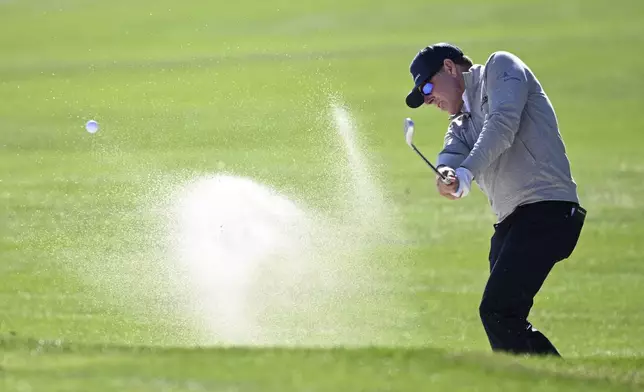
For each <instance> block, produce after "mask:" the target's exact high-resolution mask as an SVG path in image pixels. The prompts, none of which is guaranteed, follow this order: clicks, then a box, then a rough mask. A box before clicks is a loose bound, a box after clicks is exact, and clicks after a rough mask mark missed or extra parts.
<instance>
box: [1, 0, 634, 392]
mask: <svg viewBox="0 0 644 392" xmlns="http://www.w3.org/2000/svg"><path fill="white" fill-rule="evenodd" d="M643 16H644V5H643V4H641V2H640V1H637V0H630V1H629V0H617V1H582V0H577V1H575V0H569V1H554V0H552V1H551V0H548V1H528V0H522V1H510V0H507V1H504V0H494V1H488V2H481V1H470V0H467V1H461V2H459V3H458V4H448V3H439V2H433V1H420V0H414V1H409V2H405V3H404V4H399V3H397V2H390V1H389V2H384V1H376V2H374V1H371V2H369V1H363V0H346V1H339V0H326V1H303V2H291V1H285V0H276V1H265V2H262V1H257V0H253V1H250V0H242V1H236V2H233V3H231V4H227V5H224V4H223V2H221V4H220V3H219V2H216V3H215V2H174V1H168V0H161V1H136V2H133V1H122V0H114V1H110V2H96V1H80V0H57V1H43V0H31V1H12V0H8V1H2V0H0V102H1V104H0V260H1V262H0V275H1V276H2V280H1V282H2V283H1V284H0V337H2V340H1V341H0V353H1V354H2V356H0V361H1V362H0V377H1V378H2V382H3V383H4V385H2V384H0V385H1V386H0V390H2V388H3V387H4V389H5V390H8V391H13V390H16V391H20V390H27V387H30V388H32V389H31V390H34V391H36V390H37V391H40V390H42V391H68V390H92V391H102V390H106V391H107V390H155V391H157V390H220V391H255V390H262V391H271V390H275V391H287V390H298V391H301V390H311V391H317V390H334V391H335V390H370V391H372V390H406V391H408V390H446V389H448V388H449V389H453V390H467V391H473V390H481V391H489V390H539V391H562V390H637V389H642V388H644V380H643V378H642V377H643V374H644V371H643V369H644V362H643V359H642V358H644V313H643V312H642V309H643V308H644V289H642V285H641V282H642V280H643V278H644V264H642V262H641V255H642V254H643V253H644V243H642V241H641V239H642V238H644V201H643V200H644V185H643V183H642V181H641V177H642V175H643V174H644V156H642V154H641V145H642V142H644V136H642V133H641V130H642V129H644V117H642V116H639V115H638V114H639V111H640V110H641V105H642V103H643V100H642V94H641V91H644V55H643V54H642V53H641V51H640V50H639V48H641V47H642V45H643V44H644V42H643V41H644V38H643V37H644V25H643V24H642V17H643ZM438 41H451V42H454V43H456V44H458V45H459V46H461V47H462V48H463V49H464V50H465V51H466V52H467V53H468V54H470V55H471V57H473V58H474V60H475V61H476V62H479V63H481V62H484V61H485V59H486V58H487V56H488V55H489V54H490V53H491V52H493V51H495V50H509V51H512V52H514V53H516V54H517V55H519V56H520V57H521V58H522V59H523V60H524V61H526V62H527V63H528V64H529V66H530V67H531V68H532V69H533V71H534V72H535V73H536V74H537V76H538V77H539V79H540V80H541V81H542V83H543V84H544V86H545V88H546V91H547V93H548V94H549V96H550V98H551V100H552V101H553V103H554V105H555V108H556V110H557V114H558V119H559V122H560V125H561V131H562V134H563V136H564V140H565V142H566V146H567V149H568V153H569V157H570V159H571V162H572V169H573V175H574V177H575V180H576V181H577V183H578V185H579V194H580V197H581V199H582V204H583V205H584V206H585V207H586V208H587V209H588V211H589V215H588V220H587V223H586V226H585V228H584V231H583V233H582V237H581V240H580V242H579V245H578V248H577V250H576V251H575V253H574V255H573V257H571V258H570V259H569V260H567V261H565V262H563V263H561V264H560V265H558V266H557V267H556V269H555V270H554V272H553V274H552V275H551V276H550V277H549V279H548V281H547V282H546V284H545V285H544V288H543V289H542V291H541V293H540V294H539V296H538V297H537V299H536V303H535V308H534V310H533V312H532V314H531V321H532V322H533V323H534V324H535V325H536V326H537V327H538V328H539V329H541V330H543V331H544V332H545V333H546V334H547V335H548V336H549V337H550V338H551V339H552V341H553V342H554V344H555V345H556V346H557V348H558V349H559V350H560V351H561V352H562V354H563V355H564V356H565V357H566V360H564V361H558V360H552V359H523V358H512V357H506V356H499V355H492V354H490V353H489V347H488V343H487V341H486V338H485V334H484V332H483V330H482V327H481V326H480V322H479V320H478V314H477V308H478V302H479V300H480V296H481V291H482V289H483V287H484V285H485V279H486V274H487V266H488V263H487V260H486V259H487V250H488V248H487V246H488V243H489V237H490V235H491V229H492V227H491V224H492V223H493V221H494V219H493V217H492V215H491V213H490V211H489V209H488V206H487V203H486V200H485V199H484V197H483V195H482V194H481V193H480V192H473V194H472V195H471V196H469V197H468V198H467V199H465V200H462V201H459V202H448V201H446V200H442V199H440V198H439V197H438V196H437V195H436V194H435V191H434V189H433V185H432V182H433V181H432V176H431V173H429V172H428V171H427V169H426V168H425V167H424V166H423V165H422V163H421V162H420V161H419V160H418V159H417V158H416V157H414V156H413V154H412V153H411V152H410V151H409V149H408V147H407V146H406V145H405V144H404V143H403V141H402V136H401V132H400V127H401V123H402V119H403V118H404V117H407V116H413V117H414V119H415V120H416V122H417V123H418V124H419V127H422V130H419V132H418V135H417V136H416V137H417V139H418V141H417V144H418V145H419V146H421V148H422V150H423V151H427V152H428V155H430V156H432V155H433V154H434V153H432V151H434V152H436V151H438V149H439V147H440V143H441V141H442V137H443V132H444V129H445V126H446V125H447V124H446V118H445V116H444V115H443V114H440V113H437V112H436V111H435V110H419V111H411V110H408V109H407V108H406V107H405V105H404V102H403V99H404V96H405V94H406V92H407V91H408V89H409V85H410V78H409V74H408V65H409V62H410V60H411V58H412V57H413V55H414V54H415V52H416V51H417V50H418V49H419V48H421V47H422V46H424V45H427V44H429V43H433V42H438ZM328 94H334V95H337V96H339V98H340V99H341V100H342V101H343V102H344V103H345V104H346V105H347V106H348V107H349V108H350V110H351V112H352V114H353V115H354V116H355V119H356V123H357V130H358V133H359V138H360V141H361V145H362V146H363V149H364V153H365V155H366V157H367V158H368V159H369V161H370V163H371V165H372V168H373V171H374V172H375V174H376V176H377V178H378V179H379V182H380V186H381V187H382V189H383V192H384V195H385V197H386V203H387V205H388V206H389V207H390V210H391V211H393V213H394V215H395V217H396V219H397V221H398V222H399V223H398V227H397V230H398V231H399V232H400V234H399V236H398V237H396V238H393V237H392V238H391V239H389V240H384V241H380V242H373V243H367V244H363V245H362V246H365V247H367V249H366V250H365V252H366V254H368V256H369V260H367V262H368V266H369V276H370V277H372V278H373V282H371V283H372V284H373V286H372V287H371V288H370V289H369V292H370V293H371V294H372V296H373V297H372V298H371V300H368V299H367V300H365V299H361V300H360V301H357V302H356V303H355V304H353V305H352V304H351V303H344V304H341V306H340V307H339V309H337V310H335V311H336V312H344V313H346V317H347V320H353V321H352V323H353V325H354V326H355V328H354V331H353V333H354V334H355V336H354V335H351V336H352V337H351V339H354V343H355V345H353V346H359V347H353V348H349V347H346V348H341V347H338V348H320V347H318V348H303V347H300V348H297V347H294V348H287V347H284V348H216V347H215V348H194V345H195V342H197V343H198V342H200V341H201V340H199V338H198V336H197V335H198V334H197V332H195V328H194V326H193V325H191V324H190V323H189V322H186V320H185V319H184V318H183V317H182V315H181V314H180V312H179V313H178V312H176V311H175V309H174V308H172V306H173V302H172V300H171V298H169V295H168V291H167V290H166V289H167V287H166V286H165V285H166V284H167V283H168V281H169V278H168V276H166V275H167V274H170V273H171V272H169V271H158V270H155V268H154V267H155V265H156V264H154V262H153V261H154V260H156V259H157V256H158V255H157V253H163V252H164V244H163V241H161V240H160V237H159V235H158V233H157V232H156V231H155V228H156V226H155V225H157V223H158V222H156V221H155V220H154V219H151V217H150V216H148V215H146V212H147V211H141V208H142V207H141V206H150V205H155V203H158V202H159V200H160V199H162V198H163V197H165V196H167V194H168V190H167V188H168V186H176V185H177V181H178V180H177V179H180V180H185V179H189V178H191V176H193V175H198V174H211V173H216V172H218V171H220V170H222V168H223V169H225V170H226V171H227V172H231V173H234V174H237V175H241V176H248V177H252V178H254V179H256V180H257V181H259V182H263V183H266V184H269V185H271V186H272V187H274V188H276V189H279V190H281V191H282V192H283V193H285V194H288V195H290V196H291V197H293V198H295V199H297V200H300V201H302V202H303V203H305V204H306V205H309V206H311V207H312V208H316V209H320V210H323V211H326V210H332V209H333V206H334V202H333V200H334V197H335V192H336V191H337V189H338V184H337V182H338V180H337V176H338V173H337V172H334V170H335V169H334V168H333V167H330V166H329V165H328V163H329V160H330V159H332V158H333V157H335V156H337V155H334V154H337V149H338V146H337V145H336V144H334V143H335V142H334V139H333V138H332V137H329V134H330V132H333V130H332V129H330V128H331V127H330V124H329V122H328V119H327V110H328V108H327V106H328V102H327V101H328ZM90 118H94V119H96V120H97V121H99V123H100V124H101V130H100V132H99V133H98V134H96V135H89V134H87V133H86V132H85V131H84V129H83V125H84V123H85V121H87V120H88V119H90ZM330 200H331V201H330ZM142 233H148V234H146V235H143V234H142ZM149 233H152V234H149ZM155 252H156V253H155ZM347 257H350V256H347ZM356 282H357V283H359V282H360V281H359V280H357V281H356ZM376 282H377V283H376ZM367 283H369V282H367ZM362 304H365V307H364V308H359V306H362ZM318 332H319V331H316V330H312V331H310V333H311V334H312V335H315V334H316V333H318ZM335 338H336V340H342V339H339V337H338V336H336V337H335ZM345 340H346V339H345ZM330 343H333V340H331V341H330ZM365 345H366V346H367V347H364V348H363V347H362V346H365ZM371 346H377V347H381V348H374V347H371Z"/></svg>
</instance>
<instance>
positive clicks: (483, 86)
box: [406, 43, 586, 355]
mask: <svg viewBox="0 0 644 392" xmlns="http://www.w3.org/2000/svg"><path fill="white" fill-rule="evenodd" d="M410 71H411V76H412V78H413V81H414V87H413V89H412V90H411V92H410V93H409V95H408V96H407V99H406V102H407V105H408V106H409V107H411V108H418V107H420V106H422V105H423V104H425V105H434V106H436V107H437V108H439V109H441V110H443V111H445V112H447V113H449V114H450V122H449V126H448V129H447V133H446V134H445V143H444V147H443V150H442V151H441V152H440V154H439V155H438V161H437V163H438V165H437V166H438V168H439V171H440V172H441V173H443V174H444V175H446V176H447V177H448V178H449V179H451V182H450V183H449V184H447V185H446V184H444V183H443V182H442V181H439V180H438V178H437V179H436V187H437V189H438V192H439V194H440V195H442V196H444V197H446V198H448V199H451V200H459V199H462V198H464V197H466V196H467V195H468V193H469V192H470V187H471V183H472V181H476V183H477V184H478V186H479V188H480V189H481V190H482V191H483V193H485V195H486V196H487V198H488V200H489V202H490V205H491V207H492V210H493V211H494V213H495V214H496V217H497V221H496V224H494V235H493V236H492V240H491V246H490V256H489V259H490V276H489V278H488V281H487V284H486V286H485V290H484V292H483V298H482V300H481V304H480V307H479V313H480V316H481V321H482V323H483V327H484V328H485V332H486V333H487V336H488V339H489V341H490V345H491V346H492V349H493V350H494V351H503V352H509V353H515V354H551V355H559V353H558V352H557V349H556V348H555V347H554V345H553V344H552V343H551V342H550V341H549V340H548V338H547V337H546V336H545V335H544V334H543V333H541V332H539V331H538V330H537V329H535V328H534V327H533V326H532V324H531V323H530V322H529V321H528V314H529V313H530V309H531V308H532V304H533V299H534V297H535V295H536V294H537V292H538V291H539V289H540V288H541V286H542V284H543V282H544V281H545V279H546V277H547V276H548V274H549V273H550V271H551V269H552V268H553V266H554V265H555V264H556V263H557V262H559V261H561V260H563V259H566V258H568V257H569V256H570V255H571V254H572V252H573V250H574V248H575V246H576V244H577V241H578V239H579V235H580V232H581V229H582V226H583V224H584V219H585V216H586V211H585V210H584V209H583V208H582V207H581V206H580V205H579V199H578V196H577V186H576V184H575V182H574V181H573V178H572V175H571V171H570V163H569V161H568V158H567V156H566V150H565V147H564V143H563V140H562V137H561V134H560V133H559V128H558V124H557V118H556V115H555V111H554V109H553V107H552V104H551V102H550V100H549V99H548V96H547V95H546V93H545V91H544V90H543V87H542V86H541V84H540V83H539V81H538V80H537V78H536V76H535V75H534V74H533V73H532V71H531V70H530V68H528V66H527V65H526V64H525V63H523V61H521V59H519V58H518V57H517V56H515V55H513V54H511V53H508V52H495V53H493V54H492V55H490V57H489V58H488V60H487V62H486V63H485V65H474V64H473V63H472V61H471V60H470V59H469V58H468V57H467V56H465V55H464V54H463V52H462V51H461V50H460V49H459V48H457V47H456V46H453V45H450V44H445V43H440V44H435V45H432V46H429V47H426V48H424V49H422V50H421V51H420V52H419V53H418V54H417V55H416V56H415V57H414V59H413V61H412V62H411V66H410Z"/></svg>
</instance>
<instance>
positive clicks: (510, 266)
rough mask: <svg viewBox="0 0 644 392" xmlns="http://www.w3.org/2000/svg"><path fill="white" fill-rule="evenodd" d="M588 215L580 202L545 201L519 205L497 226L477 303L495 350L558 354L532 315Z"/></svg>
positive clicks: (576, 239)
mask: <svg viewBox="0 0 644 392" xmlns="http://www.w3.org/2000/svg"><path fill="white" fill-rule="evenodd" d="M585 217H586V210H584V209H583V208H582V207H580V206H579V205H578V204H576V203H570V202H563V201H544V202H538V203H533V204H527V205H523V206H520V207H518V208H517V209H516V210H515V211H514V212H513V213H512V214H511V215H509V216H508V217H507V218H505V219H504V220H503V221H502V222H500V223H498V224H495V225H494V228H495V231H494V235H493V236H492V240H491V244H490V277H489V279H488V281H487V285H486V286H485V291H484V293H483V299H482V301H481V305H480V307H479V313H480V315H481V321H482V322H483V327H484V328H485V332H486V333H487V336H488V339H489V341H490V345H491V346H492V349H493V350H494V351H504V352H509V353H514V354H552V355H559V353H558V352H557V349H556V348H555V347H554V346H553V345H552V343H550V341H549V340H548V338H546V337H545V336H544V335H543V334H542V333H541V332H539V331H538V330H536V329H535V328H534V327H533V326H532V324H530V322H529V321H528V313H530V309H531V308H532V304H533V300H534V296H535V295H536V294H537V292H538V291H539V289H540V288H541V286H542V285H543V282H544V281H545V280H546V277H547V276H548V274H549V273H550V270H552V268H553V267H554V265H555V264H556V263H557V262H559V261H561V260H563V259H566V258H568V257H569V256H570V255H571V254H572V251H573V250H574V248H575V246H576V245H577V241H578V239H579V235H580V233H581V229H582V227H583V224H584V219H585Z"/></svg>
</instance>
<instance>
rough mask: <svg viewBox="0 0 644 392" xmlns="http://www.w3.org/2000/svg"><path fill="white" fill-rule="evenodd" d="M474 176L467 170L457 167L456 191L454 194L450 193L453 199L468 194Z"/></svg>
mask: <svg viewBox="0 0 644 392" xmlns="http://www.w3.org/2000/svg"><path fill="white" fill-rule="evenodd" d="M473 177H474V175H473V174H472V172H471V171H469V170H468V169H467V168H464V167H459V168H458V169H456V178H458V189H457V190H456V192H452V193H451V195H452V196H454V197H459V198H462V197H465V196H467V194H468V193H470V188H471V187H472V178H473Z"/></svg>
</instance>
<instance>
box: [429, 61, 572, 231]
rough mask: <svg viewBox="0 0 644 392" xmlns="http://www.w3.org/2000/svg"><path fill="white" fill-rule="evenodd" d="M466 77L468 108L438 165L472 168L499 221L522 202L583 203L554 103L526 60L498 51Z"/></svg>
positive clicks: (455, 120)
mask: <svg viewBox="0 0 644 392" xmlns="http://www.w3.org/2000/svg"><path fill="white" fill-rule="evenodd" d="M463 78H464V81H465V92H466V95H467V100H468V103H469V106H470V108H469V109H470V112H469V113H461V114H458V115H455V116H452V118H451V119H450V125H449V127H448V130H447V133H446V135H445V143H444V147H443V150H442V151H441V152H440V153H439V155H438V165H439V166H442V165H445V166H450V167H452V168H458V167H459V166H462V167H465V168H467V169H468V170H470V171H471V172H472V174H473V175H474V180H475V181H476V183H477V184H478V185H479V187H480V188H481V190H482V191H483V193H485V195H486V196H487V197H488V200H489V202H490V205H491V206H492V210H493V211H494V213H495V214H496V216H497V219H498V222H500V221H502V220H503V219H504V218H506V217H507V216H508V215H510V214H511V213H512V211H514V209H515V208H516V207H518V206H520V205H523V204H528V203H533V202H537V201H544V200H562V201H572V202H577V203H578V202H579V200H578V196H577V185H576V184H575V182H574V180H573V178H572V175H571V172H570V163H569V161H568V157H567V156H566V150H565V146H564V143H563V140H562V138H561V134H560V133H559V127H558V124H557V118H556V115H555V111H554V108H553V107H552V104H551V103H550V100H549V99H548V97H547V95H546V93H545V92H544V90H543V88H542V87H541V84H540V83H539V81H538V80H537V78H536V77H535V75H534V74H533V73H532V71H531V70H530V69H529V68H528V66H527V65H526V64H525V63H523V61H521V60H520V59H519V58H518V57H516V56H515V55H513V54H511V53H508V52H495V53H493V54H492V55H491V56H490V57H489V59H488V61H487V62H486V64H485V65H484V66H482V65H474V66H473V67H472V68H470V69H469V71H468V72H465V73H464V74H463Z"/></svg>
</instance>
